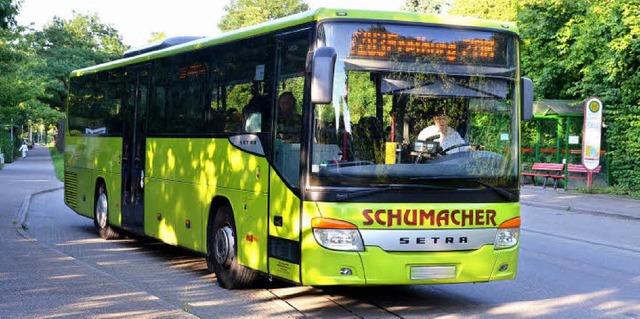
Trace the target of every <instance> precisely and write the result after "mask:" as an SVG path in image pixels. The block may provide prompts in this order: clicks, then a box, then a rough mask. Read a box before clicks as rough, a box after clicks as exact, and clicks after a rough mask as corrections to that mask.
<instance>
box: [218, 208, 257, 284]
mask: <svg viewBox="0 0 640 319" xmlns="http://www.w3.org/2000/svg"><path fill="white" fill-rule="evenodd" d="M208 230H209V231H208V232H207V258H206V260H207V267H208V268H209V271H212V272H214V273H215V274H216V277H217V278H218V284H219V285H220V286H221V287H223V288H225V289H243V288H250V287H252V286H253V285H254V284H255V282H256V280H257V277H258V274H257V272H256V271H254V270H252V269H249V268H247V267H244V266H242V265H240V264H238V247H237V245H236V242H237V238H238V237H237V235H236V225H235V221H234V219H233V212H232V210H231V207H229V206H222V207H220V209H218V212H217V213H216V216H215V218H214V220H213V225H212V226H210V227H208Z"/></svg>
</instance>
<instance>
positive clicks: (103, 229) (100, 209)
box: [93, 184, 119, 240]
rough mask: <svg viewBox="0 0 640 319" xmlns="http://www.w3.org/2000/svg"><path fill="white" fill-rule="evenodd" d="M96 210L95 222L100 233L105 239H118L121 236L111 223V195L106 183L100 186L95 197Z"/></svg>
mask: <svg viewBox="0 0 640 319" xmlns="http://www.w3.org/2000/svg"><path fill="white" fill-rule="evenodd" d="M94 207H95V211H94V216H95V217H94V219H93V224H94V225H95V227H96V230H97V231H98V234H100V237H101V238H102V239H104V240H111V239H117V238H118V237H119V234H118V232H117V231H116V230H115V229H114V228H113V227H112V226H111V225H109V197H108V196H107V188H106V187H105V185H104V184H100V186H98V191H97V192H96V199H95V206H94Z"/></svg>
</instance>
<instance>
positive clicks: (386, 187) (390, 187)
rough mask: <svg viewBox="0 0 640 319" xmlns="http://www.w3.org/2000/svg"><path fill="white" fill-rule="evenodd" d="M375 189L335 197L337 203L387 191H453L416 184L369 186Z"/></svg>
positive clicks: (435, 186)
mask: <svg viewBox="0 0 640 319" xmlns="http://www.w3.org/2000/svg"><path fill="white" fill-rule="evenodd" d="M371 186H373V187H376V188H372V189H365V190H361V191H356V192H349V193H340V194H338V195H336V200H337V201H345V200H348V199H352V198H356V197H361V196H366V195H371V194H375V193H380V192H384V191H388V190H400V189H415V188H419V189H453V188H451V187H445V186H437V185H416V184H371Z"/></svg>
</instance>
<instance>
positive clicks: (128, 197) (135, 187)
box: [122, 68, 149, 234]
mask: <svg viewBox="0 0 640 319" xmlns="http://www.w3.org/2000/svg"><path fill="white" fill-rule="evenodd" d="M126 82H127V83H126V101H125V105H124V120H123V122H124V128H123V131H122V133H123V134H122V136H123V140H122V227H123V228H125V229H129V230H132V231H135V232H138V233H141V234H144V172H145V155H146V153H145V149H146V121H145V118H146V117H145V112H146V108H147V97H148V92H149V69H148V68H135V69H129V70H127V76H126Z"/></svg>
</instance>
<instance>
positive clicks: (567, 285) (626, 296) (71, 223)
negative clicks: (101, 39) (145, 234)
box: [0, 190, 640, 319]
mask: <svg viewBox="0 0 640 319" xmlns="http://www.w3.org/2000/svg"><path fill="white" fill-rule="evenodd" d="M62 194H63V192H62V191H61V190H60V191H55V192H51V193H45V194H41V195H38V196H36V197H34V199H33V202H32V205H31V207H30V209H29V212H28V219H27V224H26V227H27V231H26V233H27V234H28V236H30V237H32V238H34V239H35V240H37V241H38V243H39V244H41V245H43V246H45V247H47V248H48V249H51V250H54V251H56V252H57V253H59V255H60V256H61V257H60V258H63V259H64V258H67V259H70V260H73V262H74V263H76V264H77V265H79V266H81V267H84V268H86V269H89V270H91V271H90V272H88V273H90V274H92V275H90V276H87V275H82V277H81V278H76V277H74V275H73V274H67V275H65V277H61V278H60V281H59V282H60V283H59V284H60V285H62V286H64V285H65V284H66V282H71V281H72V282H73V283H74V285H76V287H67V288H66V289H78V287H77V285H78V282H80V283H81V284H80V285H83V284H86V285H91V284H92V282H93V281H96V280H97V279H98V277H100V279H101V280H103V279H104V278H107V279H108V280H109V281H110V282H111V283H113V285H115V286H119V287H127V288H128V290H127V291H128V293H127V294H128V295H126V296H125V297H126V298H130V300H132V301H136V300H137V301H140V299H153V300H154V301H155V302H158V301H159V302H161V303H162V304H163V305H166V306H167V308H168V309H174V310H173V311H174V312H173V314H174V315H175V311H177V312H182V313H183V314H184V315H187V316H188V315H194V316H196V317H200V318H305V317H306V318H624V319H628V318H640V266H639V265H640V232H639V231H638V230H639V229H640V220H638V219H625V218H615V217H609V216H597V215H590V214H576V213H568V212H561V211H557V210H553V209H547V208H536V207H530V206H523V207H522V216H523V225H524V226H523V231H522V245H521V252H520V269H519V274H518V278H517V279H516V280H514V281H507V282H491V283H483V284H460V285H441V286H408V287H404V286H399V287H373V288H371V287H368V288H353V287H336V288H326V289H318V288H314V287H295V286H294V287H292V286H287V285H283V284H278V283H271V284H265V285H264V286H263V287H258V288H256V289H251V290H243V291H228V290H224V289H222V288H220V287H218V285H217V283H216V280H215V276H214V275H212V274H210V273H208V272H207V270H206V264H205V262H204V260H203V258H202V257H201V256H198V255H196V254H193V253H191V252H189V251H186V250H183V249H180V248H175V247H171V246H168V245H165V244H162V243H158V242H156V241H153V240H150V239H145V238H129V239H123V240H117V241H108V242H107V241H103V240H101V239H99V238H98V236H97V235H96V234H95V232H94V230H93V223H92V221H91V220H89V219H87V218H84V217H81V216H78V215H76V214H75V213H73V212H72V211H70V210H69V209H67V208H66V207H65V206H64V204H62ZM52 264H54V263H52ZM78 276H80V275H78ZM93 276H95V277H93ZM72 279H73V280H72ZM78 279H80V280H78ZM132 291H133V293H132ZM109 296H110V295H109V294H106V297H105V299H104V300H93V301H91V302H89V304H88V305H87V304H86V301H81V300H79V301H78V303H77V304H66V305H65V304H61V305H57V306H56V308H54V309H52V311H51V312H52V313H58V314H64V313H65V312H66V313H70V312H71V311H73V312H72V313H73V314H75V315H77V316H78V317H99V316H98V315H101V316H102V317H105V318H108V317H140V318H154V317H156V316H155V315H154V314H150V313H141V312H136V309H135V308H134V309H130V310H128V311H127V312H122V313H110V309H109V306H110V303H109V300H108V299H109ZM113 297H114V298H115V297H122V296H116V295H115V294H114V296H113ZM5 315H7V314H6V313H4V314H2V315H0V317H4V316H5ZM8 315H9V317H8V318H21V317H22V318H27V317H29V316H25V315H24V314H15V315H12V314H8Z"/></svg>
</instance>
